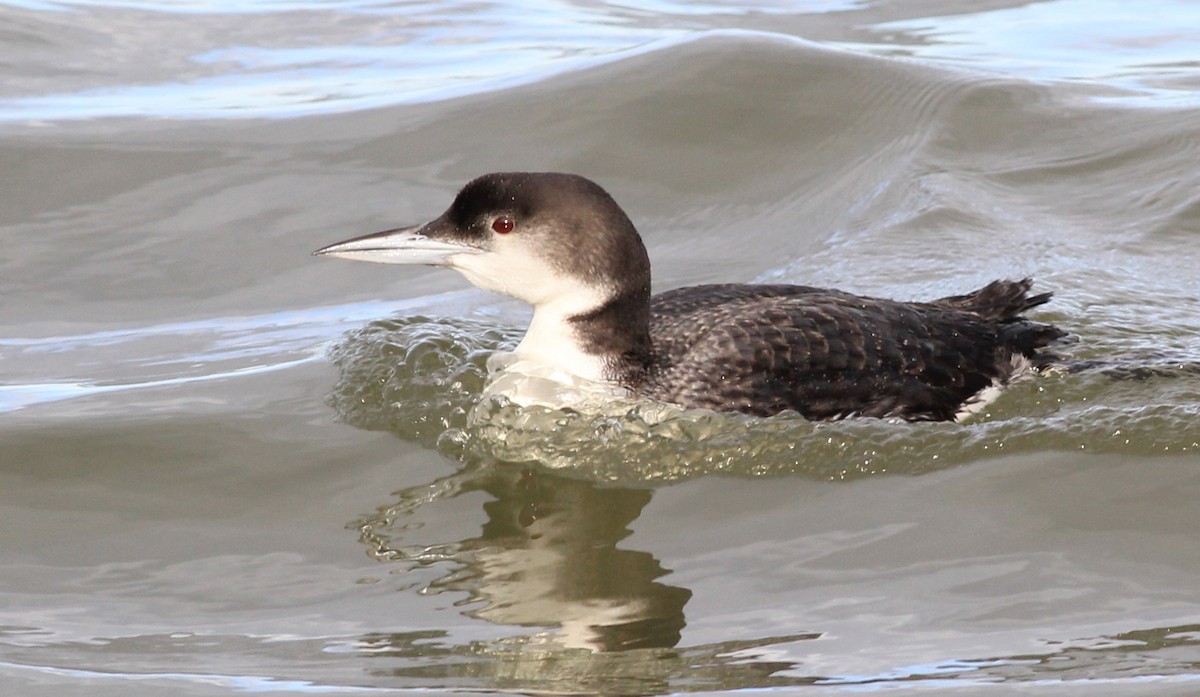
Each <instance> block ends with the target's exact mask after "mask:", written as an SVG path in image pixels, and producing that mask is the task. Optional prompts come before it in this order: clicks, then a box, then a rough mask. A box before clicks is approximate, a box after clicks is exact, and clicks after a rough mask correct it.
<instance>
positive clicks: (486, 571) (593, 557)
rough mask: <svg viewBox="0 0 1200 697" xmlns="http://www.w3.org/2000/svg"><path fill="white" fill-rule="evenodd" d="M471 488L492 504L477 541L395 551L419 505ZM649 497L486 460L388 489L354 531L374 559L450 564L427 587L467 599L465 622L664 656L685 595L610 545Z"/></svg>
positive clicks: (642, 561) (643, 560)
mask: <svg viewBox="0 0 1200 697" xmlns="http://www.w3.org/2000/svg"><path fill="white" fill-rule="evenodd" d="M474 491H482V492H486V493H487V494H488V495H489V496H490V497H491V500H489V501H488V502H487V503H485V504H484V505H483V508H484V511H485V512H486V514H487V522H486V523H485V524H484V525H483V529H482V530H481V532H480V534H479V535H478V536H476V537H472V538H469V539H465V540H461V541H456V542H449V543H438V544H432V545H420V546H413V545H411V544H408V545H406V544H405V542H406V541H405V540H404V539H402V538H403V536H404V535H403V533H404V532H405V531H406V530H408V529H411V528H410V527H409V526H408V523H409V522H410V520H411V516H413V515H414V514H415V513H416V512H417V510H418V509H419V508H421V507H423V506H428V505H435V502H437V501H438V500H439V499H443V498H453V497H457V496H459V495H461V494H464V493H467V492H474ZM651 496H652V492H651V491H649V490H646V489H631V488H622V487H611V488H609V487H601V486H598V485H596V484H594V483H591V482H587V481H583V480H578V479H571V478H568V477H565V476H561V475H557V474H554V473H552V472H548V471H545V470H542V469H538V468H533V467H522V466H518V465H507V464H489V465H485V466H475V467H468V468H466V469H464V470H463V471H461V472H459V473H456V474H454V475H451V476H450V477H446V478H444V479H442V480H439V481H438V482H434V483H432V484H428V485H421V486H418V487H413V488H410V489H406V490H404V491H401V492H398V497H399V500H398V501H397V502H396V503H394V504H391V505H388V506H384V507H381V508H380V509H378V510H377V511H376V513H375V514H373V515H371V516H368V517H366V518H364V519H363V520H361V521H359V522H358V523H357V524H356V525H358V527H359V529H360V531H361V532H362V539H363V541H364V542H366V543H367V544H368V545H370V548H371V553H372V555H373V556H375V557H376V558H378V559H385V560H410V561H415V562H418V563H424V564H432V563H435V562H441V561H447V562H453V565H454V567H455V568H454V569H453V570H452V571H450V572H448V573H446V574H445V575H444V576H442V577H440V578H438V579H437V580H435V581H434V582H432V583H431V584H429V587H428V590H431V591H440V590H447V591H457V592H462V593H466V594H467V596H468V601H467V603H466V604H468V605H470V606H471V609H470V610H468V611H467V614H469V615H471V616H473V617H477V618H479V619H483V620H487V621H489V622H493V623H496V624H502V625H510V626H519V627H536V628H548V632H546V633H544V634H542V635H540V636H539V641H544V642H547V641H548V642H552V643H554V644H556V645H558V646H560V647H562V648H567V649H588V650H590V651H618V650H628V649H647V648H669V647H673V646H675V645H676V644H677V643H678V642H679V638H680V631H681V630H682V629H683V627H684V624H685V621H684V612H683V609H684V606H685V605H686V604H687V601H688V599H689V598H691V595H692V593H691V591H689V590H687V589H686V588H679V587H676V586H672V585H668V584H665V583H661V582H659V581H658V580H657V579H659V578H661V577H662V576H664V575H665V574H667V573H668V572H667V570H666V569H664V568H663V567H662V565H661V563H660V562H659V561H658V560H657V559H655V558H654V556H653V555H651V554H649V553H647V552H643V551H637V550H631V549H621V548H618V546H617V545H618V543H619V542H620V541H621V540H623V539H625V538H626V537H628V536H629V534H630V529H629V525H630V523H632V522H633V521H634V520H635V519H636V518H637V516H638V515H639V514H640V513H641V511H642V509H643V507H645V505H646V504H647V503H649V501H650V498H651ZM409 542H411V541H409Z"/></svg>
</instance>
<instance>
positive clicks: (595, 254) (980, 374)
mask: <svg viewBox="0 0 1200 697" xmlns="http://www.w3.org/2000/svg"><path fill="white" fill-rule="evenodd" d="M314 254H319V255H330V256H340V257H345V258H350V259H360V260H365V261H376V262H385V263H397V264H430V265H437V266H447V267H450V268H453V269H455V270H457V271H459V272H461V273H462V274H463V275H464V276H466V277H467V279H468V280H469V281H470V282H471V283H473V284H475V285H476V286H478V287H480V288H484V289H486V290H492V291H496V292H500V293H504V294H507V295H510V296H512V297H515V298H518V299H521V300H524V301H526V302H528V303H529V304H531V305H532V306H533V308H534V315H533V320H532V321H531V322H530V325H529V329H528V330H527V331H526V333H525V336H524V338H523V339H522V340H521V343H520V345H519V346H518V347H517V349H516V354H517V356H518V357H520V358H526V359H529V360H532V361H535V362H538V363H543V364H549V365H551V366H552V367H554V368H555V369H557V370H561V371H562V372H564V373H568V374H570V375H573V376H578V377H583V378H586V379H590V380H597V381H607V382H612V383H616V384H619V385H621V386H622V387H625V388H627V389H629V390H631V391H632V392H634V393H635V394H639V395H642V396H645V397H648V398H651V399H658V400H661V401H666V402H671V403H674V404H678V405H681V406H684V407H703V408H709V409H715V410H721V411H742V412H746V413H750V414H756V415H760V416H769V415H771V414H776V413H779V412H781V411H786V410H794V411H797V412H799V413H800V414H803V415H804V416H806V417H808V418H811V419H832V418H842V417H845V416H852V415H859V416H876V417H901V418H906V419H952V418H955V416H956V415H958V414H961V413H962V412H963V411H964V410H970V409H971V408H972V407H975V406H978V405H979V404H980V403H981V400H982V398H983V397H982V395H983V394H984V393H986V392H987V390H989V389H990V388H995V387H1000V386H1003V385H1004V384H1006V383H1007V382H1008V381H1009V380H1010V379H1011V378H1013V377H1014V376H1015V375H1016V374H1017V373H1018V372H1020V369H1021V368H1023V367H1025V366H1028V365H1033V366H1034V367H1038V366H1041V365H1043V364H1044V363H1046V362H1047V361H1049V360H1051V359H1052V357H1051V356H1049V355H1048V354H1045V353H1042V352H1041V351H1040V349H1042V348H1043V347H1045V346H1046V345H1047V344H1049V343H1050V342H1052V341H1054V340H1055V339H1058V338H1060V337H1062V336H1063V335H1064V334H1063V332H1062V331H1060V330H1058V329H1057V328H1055V327H1052V326H1050V325H1046V324H1038V323H1036V322H1032V321H1029V320H1026V319H1024V318H1023V317H1022V316H1021V313H1023V312H1025V311H1026V310H1029V309H1031V308H1033V307H1036V306H1038V305H1040V304H1042V303H1045V302H1047V301H1048V300H1049V299H1050V294H1049V293H1043V294H1040V295H1033V296H1030V295H1029V289H1030V286H1031V282H1030V281H1029V280H1028V279H1026V280H1023V281H996V282H994V283H991V284H989V285H988V286H985V287H984V288H981V289H980V290H977V291H975V292H973V293H970V294H967V295H959V296H952V297H948V298H942V299H941V300H935V301H932V302H926V303H919V302H918V303H904V302H897V301H893V300H882V299H877V298H867V297H861V296H857V295H852V294H850V293H844V292H841V291H836V290H825V289H819V288H810V287H807V286H790V285H712V286H697V287H692V288H680V289H677V290H673V291H669V292H667V293H663V294H661V295H658V296H656V297H654V298H651V296H650V261H649V257H648V256H647V254H646V248H645V245H644V244H643V243H642V239H641V237H640V236H639V235H638V233H637V230H636V228H635V227H634V226H633V223H632V222H631V221H630V220H629V218H628V217H627V216H626V215H625V212H624V211H622V210H621V208H620V206H618V205H617V203H616V202H615V201H614V200H613V199H612V197H611V196H609V195H608V193H607V192H605V191H604V190H603V189H602V188H600V187H599V186H598V185H596V184H595V183H594V182H592V181H590V180H587V179H585V178H583V177H580V176H578V175H573V174H560V173H553V172H549V173H529V172H509V173H496V174H487V175H484V176H482V177H478V178H476V179H474V180H472V181H471V182H469V183H468V184H467V185H466V186H464V187H463V188H462V190H461V191H459V193H458V195H457V196H456V197H455V199H454V201H453V203H452V204H451V205H450V207H449V208H448V209H447V210H446V212H445V213H443V214H442V215H441V216H439V217H437V218H435V219H433V220H431V221H430V222H428V223H425V224H423V225H417V226H413V227H406V228H398V229H395V230H386V231H384V232H380V233H374V234H370V235H364V236H362V237H357V238H354V239H350V240H346V241H345V242H339V243H337V244H333V245H329V246H328V247H324V248H322V249H319V250H317V251H316V252H314Z"/></svg>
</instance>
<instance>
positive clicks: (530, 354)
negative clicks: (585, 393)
mask: <svg viewBox="0 0 1200 697" xmlns="http://www.w3.org/2000/svg"><path fill="white" fill-rule="evenodd" d="M604 301H605V296H604V294H602V293H600V292H589V293H576V294H575V295H574V296H569V297H565V298H560V299H555V300H552V301H550V302H548V303H542V304H540V305H538V306H536V307H534V308H533V319H532V320H531V321H530V322H529V328H528V329H526V330H525V336H524V337H523V338H522V339H521V343H520V344H518V345H517V348H516V350H515V351H514V353H515V354H516V356H517V358H519V359H522V360H529V361H533V362H535V363H540V364H543V365H546V366H552V367H554V368H556V369H558V370H561V371H563V372H565V373H567V374H569V375H573V376H576V377H581V378H584V379H587V380H593V381H595V382H604V381H605V380H607V377H606V375H605V370H604V368H605V366H604V360H603V359H602V358H601V357H600V356H597V355H595V354H592V353H588V352H586V351H585V350H584V348H583V342H582V341H581V340H580V337H579V334H578V332H577V330H576V327H575V325H574V323H572V322H571V321H570V318H571V317H573V316H575V315H579V314H582V313H584V312H588V311H591V310H594V309H596V308H598V307H600V306H601V305H603V304H604Z"/></svg>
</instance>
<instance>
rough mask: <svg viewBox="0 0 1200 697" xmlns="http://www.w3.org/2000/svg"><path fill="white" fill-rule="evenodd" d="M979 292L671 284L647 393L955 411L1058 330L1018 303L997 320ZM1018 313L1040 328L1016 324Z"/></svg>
mask: <svg viewBox="0 0 1200 697" xmlns="http://www.w3.org/2000/svg"><path fill="white" fill-rule="evenodd" d="M973 295H974V294H972V295H969V296H958V297H955V298H952V299H945V300H942V301H935V302H933V303H901V302H895V301H891V300H881V299H876V298H866V297H861V296H855V295H852V294H849V293H843V292H840V291H826V290H822V289H817V288H809V287H806V286H700V287H697V288H688V289H682V290H681V291H678V292H675V293H672V294H664V296H660V298H661V300H660V299H659V298H656V299H655V302H654V303H653V305H652V312H653V313H654V319H653V322H652V325H651V326H653V327H655V328H656V334H655V336H654V342H655V347H656V350H657V351H660V352H661V353H660V355H659V356H657V360H658V365H659V370H658V372H657V373H656V374H655V375H653V376H652V377H651V378H650V380H649V381H648V382H647V385H646V389H645V390H644V392H645V393H646V394H647V396H649V397H652V398H656V399H663V400H665V401H670V402H675V403H679V404H683V405H685V406H689V407H701V408H710V409H718V410H729V409H735V410H738V411H744V412H747V413H751V414H757V415H764V416H765V415H770V414H774V413H778V412H779V411H781V410H786V409H791V410H795V411H797V412H799V413H800V414H802V415H804V416H805V417H807V418H810V419H833V418H841V417H845V416H851V415H860V416H876V417H892V416H896V417H902V418H906V419H935V420H947V419H952V418H954V417H955V414H956V413H957V412H958V411H959V410H960V409H961V408H962V406H963V404H964V403H966V402H968V401H969V400H970V399H971V398H972V397H973V396H975V395H976V394H978V393H979V392H980V391H981V390H983V389H984V388H986V387H989V386H992V385H994V384H1003V383H1004V382H1006V381H1007V380H1008V378H1009V377H1010V375H1011V373H1012V371H1013V361H1012V359H1013V356H1014V355H1026V354H1032V353H1034V352H1036V349H1037V348H1038V347H1040V346H1041V345H1045V343H1048V342H1049V341H1050V340H1052V339H1053V338H1054V337H1053V336H1049V335H1043V334H1036V332H1035V329H1036V328H1037V327H1044V326H1045V325H1037V324H1036V323H1032V322H1028V321H1026V320H1021V319H1019V318H1018V317H1015V316H1013V315H1012V314H1010V315H1009V317H1011V319H1009V318H1006V319H1005V320H1001V321H997V320H996V319H993V318H992V317H988V316H987V314H990V313H981V312H972V311H971V310H970V309H967V308H966V307H964V306H965V305H967V304H968V303H969V302H970V301H969V300H965V298H971V297H972V296H973ZM960 298H964V299H962V300H960ZM1005 314H1008V313H1005ZM1009 323H1012V324H1013V325H1019V326H1029V327H1030V329H1029V331H1028V332H1025V331H1021V332H1017V331H1009V330H1008V324H1009ZM660 327H661V330H659V328H660ZM1030 332H1034V333H1035V334H1036V336H1034V334H1030ZM1030 337H1033V338H1030ZM1018 339H1021V340H1020V341H1018ZM1034 344H1037V345H1034Z"/></svg>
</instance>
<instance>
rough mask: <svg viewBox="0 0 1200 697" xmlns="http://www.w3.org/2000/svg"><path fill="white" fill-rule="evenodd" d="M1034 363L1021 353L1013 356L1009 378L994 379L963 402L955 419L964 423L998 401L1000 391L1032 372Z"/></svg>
mask: <svg viewBox="0 0 1200 697" xmlns="http://www.w3.org/2000/svg"><path fill="white" fill-rule="evenodd" d="M1032 367H1033V364H1032V363H1030V362H1029V359H1028V358H1026V357H1025V356H1022V355H1020V354H1016V355H1014V356H1013V357H1012V373H1011V374H1010V375H1009V376H1008V380H1006V381H1004V382H1000V381H999V380H993V381H992V384H990V385H988V386H987V387H985V388H983V389H982V390H980V391H978V392H976V393H975V394H974V395H972V396H971V397H970V398H969V399H968V400H967V401H965V402H963V404H962V406H961V407H960V408H959V410H958V412H956V413H955V414H954V420H955V422H957V423H962V422H963V421H965V420H966V419H969V418H970V417H972V416H974V415H976V414H979V413H981V412H982V411H983V410H984V409H987V407H988V405H989V404H991V403H992V402H994V401H996V399H997V398H998V397H999V396H1000V393H1002V392H1004V388H1005V387H1008V386H1009V385H1010V384H1012V382H1013V381H1014V380H1019V379H1021V378H1022V377H1024V376H1025V375H1027V374H1029V373H1030V372H1032V370H1031V368H1032Z"/></svg>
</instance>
